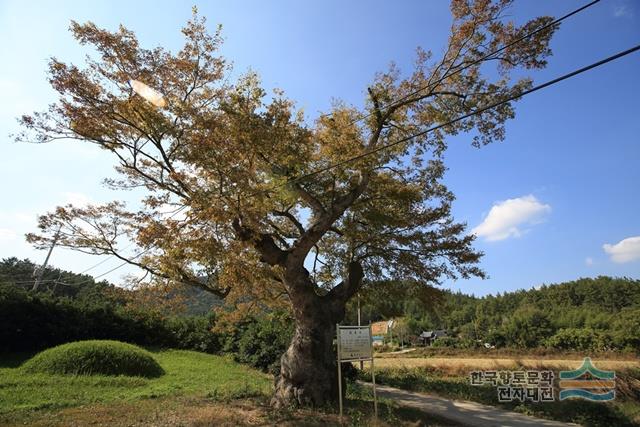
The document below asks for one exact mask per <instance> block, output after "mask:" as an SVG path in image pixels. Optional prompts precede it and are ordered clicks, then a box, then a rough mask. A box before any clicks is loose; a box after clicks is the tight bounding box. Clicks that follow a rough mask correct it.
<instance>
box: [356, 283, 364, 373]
mask: <svg viewBox="0 0 640 427" xmlns="http://www.w3.org/2000/svg"><path fill="white" fill-rule="evenodd" d="M357 297H358V298H357V299H358V326H360V292H358V293H357ZM360 370H361V371H362V370H364V362H363V361H362V360H361V361H360Z"/></svg>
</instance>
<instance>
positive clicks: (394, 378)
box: [359, 368, 640, 427]
mask: <svg viewBox="0 0 640 427" xmlns="http://www.w3.org/2000/svg"><path fill="white" fill-rule="evenodd" d="M619 374H621V375H618V381H621V380H622V379H623V378H625V377H626V381H625V384H626V387H629V384H636V383H635V382H634V381H637V379H638V378H640V372H638V371H636V370H630V371H627V372H621V373H619ZM359 377H360V379H362V380H363V381H370V378H371V376H370V374H369V373H368V372H360V373H359ZM376 381H377V382H379V383H380V384H386V385H390V386H392V387H397V388H401V389H404V390H412V391H418V392H427V393H433V394H437V395H440V396H443V397H447V398H450V399H460V400H471V401H475V402H480V403H484V404H487V405H492V406H499V407H502V408H504V409H508V410H512V411H515V412H520V413H524V414H527V415H533V416H537V417H541V418H549V419H554V420H558V421H565V422H573V423H577V424H580V425H584V426H586V427H600V426H602V427H605V426H606V427H608V426H614V425H615V426H619V427H624V426H638V425H640V424H639V423H638V421H639V420H640V409H639V408H640V390H638V389H635V385H634V386H631V390H628V392H627V393H624V394H623V393H618V395H617V398H616V400H615V401H613V402H607V403H602V402H590V401H586V400H581V399H570V400H564V401H555V402H545V403H532V402H527V403H521V402H517V403H516V402H508V403H501V402H499V401H498V397H497V390H496V388H494V387H491V386H480V387H478V386H472V385H471V384H470V383H469V379H468V377H464V376H459V375H451V374H444V373H442V372H438V370H437V369H433V368H396V369H382V370H376ZM557 396H558V391H557V390H556V398H557Z"/></svg>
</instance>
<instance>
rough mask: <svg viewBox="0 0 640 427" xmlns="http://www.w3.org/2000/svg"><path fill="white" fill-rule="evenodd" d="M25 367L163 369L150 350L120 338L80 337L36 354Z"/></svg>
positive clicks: (151, 372) (153, 372)
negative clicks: (88, 338)
mask: <svg viewBox="0 0 640 427" xmlns="http://www.w3.org/2000/svg"><path fill="white" fill-rule="evenodd" d="M22 369H24V370H25V372H29V373H46V374H67V375H68V374H71V375H95V374H99V375H100V374H101V375H127V376H135V377H147V378H153V377H159V376H160V375H162V374H163V373H164V370H163V369H162V367H160V365H159V364H158V362H156V360H155V359H154V358H153V356H152V355H151V353H149V352H148V351H146V350H143V349H142V348H140V347H137V346H135V345H132V344H127V343H123V342H118V341H106V340H105V341H100V340H95V341H78V342H72V343H68V344H63V345H59V346H57V347H53V348H50V349H48V350H45V351H42V352H40V353H38V354H37V355H35V356H34V357H33V358H31V359H30V360H28V361H27V362H26V363H25V364H24V365H23V366H22Z"/></svg>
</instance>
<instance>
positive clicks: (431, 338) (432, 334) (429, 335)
mask: <svg viewBox="0 0 640 427" xmlns="http://www.w3.org/2000/svg"><path fill="white" fill-rule="evenodd" d="M448 336H449V333H448V332H447V331H446V330H444V329H438V330H435V331H422V333H421V334H420V335H418V342H419V343H420V344H422V345H431V344H433V343H434V342H435V341H436V340H437V339H438V338H444V337H448Z"/></svg>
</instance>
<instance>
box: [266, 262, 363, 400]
mask: <svg viewBox="0 0 640 427" xmlns="http://www.w3.org/2000/svg"><path fill="white" fill-rule="evenodd" d="M292 276H293V277H292ZM287 279H288V280H285V282H287V283H286V284H287V287H288V289H289V290H290V297H291V302H292V306H293V311H294V318H295V322H296V325H295V331H294V335H293V339H292V340H291V344H290V345H289V348H288V349H287V351H286V352H285V353H284V354H283V355H282V358H281V365H280V375H279V376H278V377H277V378H276V383H275V393H274V396H273V398H272V400H271V404H272V405H273V406H275V407H284V406H292V405H293V406H322V405H324V404H326V403H328V402H334V401H336V400H337V398H338V378H337V376H338V372H337V362H336V354H335V351H334V346H333V339H334V337H335V331H336V328H335V325H336V323H339V322H341V321H342V320H343V319H344V315H345V305H346V302H347V300H348V298H349V297H350V296H351V295H352V294H353V292H352V291H353V290H354V289H355V288H356V287H358V286H359V285H360V282H361V280H362V269H361V267H360V265H359V264H357V265H356V264H354V265H352V266H350V269H349V279H348V280H347V281H345V282H343V283H342V284H341V285H339V286H337V287H336V288H334V290H333V291H331V292H329V293H328V294H327V295H323V296H320V295H318V294H317V293H316V292H315V290H314V289H315V286H313V284H312V283H311V282H310V281H309V278H308V273H307V271H306V270H305V269H304V268H302V269H300V270H298V271H297V272H296V273H295V274H287ZM347 291H349V292H347Z"/></svg>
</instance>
